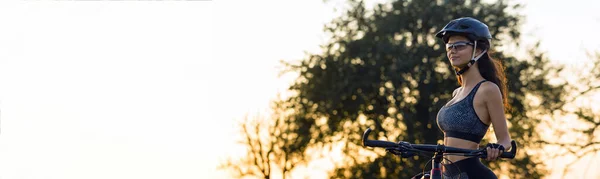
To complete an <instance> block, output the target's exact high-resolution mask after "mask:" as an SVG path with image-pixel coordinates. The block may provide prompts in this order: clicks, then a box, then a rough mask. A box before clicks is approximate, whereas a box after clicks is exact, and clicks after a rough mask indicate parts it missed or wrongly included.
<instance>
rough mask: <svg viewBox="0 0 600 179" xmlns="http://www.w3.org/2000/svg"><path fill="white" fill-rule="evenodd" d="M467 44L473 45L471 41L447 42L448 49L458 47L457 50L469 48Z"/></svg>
mask: <svg viewBox="0 0 600 179" xmlns="http://www.w3.org/2000/svg"><path fill="white" fill-rule="evenodd" d="M467 45H473V43H471V42H456V43H452V44H451V43H447V44H446V51H451V50H452V49H456V51H461V50H464V49H465V48H467Z"/></svg>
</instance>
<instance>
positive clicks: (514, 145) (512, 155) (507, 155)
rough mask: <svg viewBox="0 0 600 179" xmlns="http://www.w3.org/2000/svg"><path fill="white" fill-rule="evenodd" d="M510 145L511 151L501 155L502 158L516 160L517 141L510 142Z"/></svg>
mask: <svg viewBox="0 0 600 179" xmlns="http://www.w3.org/2000/svg"><path fill="white" fill-rule="evenodd" d="M510 145H511V147H510V151H508V152H502V154H500V158H510V159H513V158H515V155H517V142H515V140H512V141H510Z"/></svg>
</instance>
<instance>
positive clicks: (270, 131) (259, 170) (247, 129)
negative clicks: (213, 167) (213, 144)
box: [219, 100, 306, 179]
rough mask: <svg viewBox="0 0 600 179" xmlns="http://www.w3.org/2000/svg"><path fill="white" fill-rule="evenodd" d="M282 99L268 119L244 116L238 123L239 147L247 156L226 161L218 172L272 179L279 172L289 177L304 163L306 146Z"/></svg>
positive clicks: (241, 176)
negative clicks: (240, 146) (245, 151)
mask: <svg viewBox="0 0 600 179" xmlns="http://www.w3.org/2000/svg"><path fill="white" fill-rule="evenodd" d="M284 105H285V104H284V103H282V101H281V100H279V101H275V102H274V103H273V106H272V108H271V109H272V114H271V117H264V116H258V117H256V118H254V119H249V118H248V117H246V119H245V120H244V122H242V123H241V124H240V127H241V130H242V132H241V134H242V137H243V140H241V141H239V143H240V144H242V145H243V146H245V147H246V150H247V155H246V156H245V157H242V158H241V159H240V160H235V159H232V158H230V159H228V160H227V161H226V162H225V163H222V164H221V165H220V166H219V168H220V169H230V170H232V171H233V173H234V174H235V177H238V178H243V177H246V176H254V177H258V178H265V179H269V178H273V177H274V176H273V173H274V172H281V173H280V174H281V175H280V177H281V178H283V179H285V178H286V177H289V175H290V172H291V171H292V170H293V169H294V168H295V167H296V166H298V165H300V164H303V163H305V161H306V160H305V158H304V156H305V155H304V150H305V147H306V146H303V145H298V144H300V143H302V142H301V141H298V140H302V138H299V137H297V136H296V135H298V133H299V132H298V131H295V130H296V129H297V127H296V125H295V124H293V123H292V122H293V121H292V118H290V117H289V114H290V111H289V110H288V109H289V107H286V106H284Z"/></svg>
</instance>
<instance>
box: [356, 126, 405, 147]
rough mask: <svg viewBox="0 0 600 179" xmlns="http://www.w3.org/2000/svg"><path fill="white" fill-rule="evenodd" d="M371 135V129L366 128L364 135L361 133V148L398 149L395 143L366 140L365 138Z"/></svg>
mask: <svg viewBox="0 0 600 179" xmlns="http://www.w3.org/2000/svg"><path fill="white" fill-rule="evenodd" d="M369 133H371V129H370V128H368V129H367V130H366V131H365V133H363V138H362V140H363V146H367V147H386V148H387V147H398V144H397V143H394V142H389V141H380V140H367V137H368V136H369Z"/></svg>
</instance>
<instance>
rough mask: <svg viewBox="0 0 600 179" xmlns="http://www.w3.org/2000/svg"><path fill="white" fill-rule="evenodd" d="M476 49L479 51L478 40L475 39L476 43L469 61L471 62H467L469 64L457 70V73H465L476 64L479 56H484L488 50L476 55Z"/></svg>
mask: <svg viewBox="0 0 600 179" xmlns="http://www.w3.org/2000/svg"><path fill="white" fill-rule="evenodd" d="M476 51H477V41H475V45H474V47H473V54H472V55H471V60H470V61H469V63H467V65H466V66H465V67H463V68H461V69H460V70H459V71H457V72H456V75H462V74H463V73H465V72H466V71H467V70H468V69H469V68H470V67H471V66H473V64H475V62H477V60H479V58H481V57H482V56H483V54H485V52H487V49H485V50H483V51H482V52H481V54H479V55H477V56H475V52H476Z"/></svg>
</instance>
